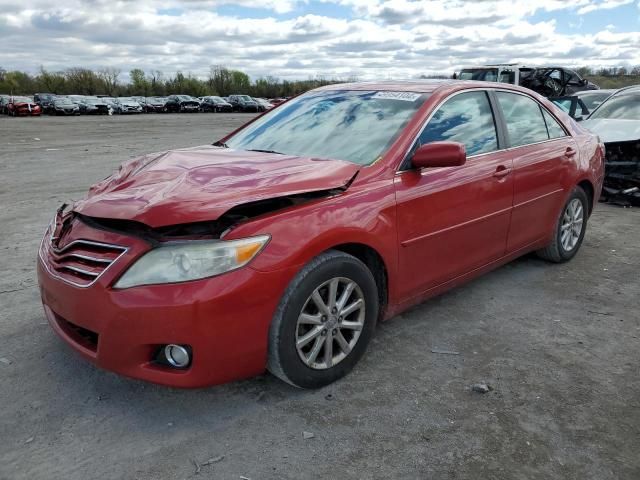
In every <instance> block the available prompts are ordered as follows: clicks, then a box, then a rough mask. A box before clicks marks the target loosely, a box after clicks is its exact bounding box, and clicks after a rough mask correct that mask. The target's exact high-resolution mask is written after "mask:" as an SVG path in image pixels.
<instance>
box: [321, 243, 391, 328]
mask: <svg viewBox="0 0 640 480" xmlns="http://www.w3.org/2000/svg"><path fill="white" fill-rule="evenodd" d="M328 250H338V251H341V252H344V253H347V254H349V255H352V256H354V257H356V258H357V259H358V260H360V261H361V262H362V263H364V264H365V265H366V267H367V268H368V269H369V271H370V272H371V273H372V275H373V278H374V280H375V281H376V286H377V287H378V301H379V302H380V304H379V305H380V308H379V314H378V321H380V320H381V319H382V318H383V317H384V313H385V311H386V307H387V305H388V303H389V288H388V283H389V271H388V268H387V265H386V264H385V261H384V258H383V257H382V255H380V253H379V252H378V251H377V250H376V249H375V248H373V247H371V246H370V245H367V244H364V243H357V242H355V243H342V244H339V245H334V246H333V247H331V248H329V249H327V250H326V251H328Z"/></svg>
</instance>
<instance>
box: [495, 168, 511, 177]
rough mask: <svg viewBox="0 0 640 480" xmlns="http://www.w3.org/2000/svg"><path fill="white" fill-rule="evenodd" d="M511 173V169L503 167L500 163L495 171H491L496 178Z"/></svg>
mask: <svg viewBox="0 0 640 480" xmlns="http://www.w3.org/2000/svg"><path fill="white" fill-rule="evenodd" d="M510 173H511V169H510V168H507V167H505V166H504V165H500V166H499V167H498V168H496V171H495V172H493V176H494V177H496V178H504V177H506V176H507V175H509V174H510Z"/></svg>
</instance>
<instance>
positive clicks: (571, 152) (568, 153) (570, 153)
mask: <svg viewBox="0 0 640 480" xmlns="http://www.w3.org/2000/svg"><path fill="white" fill-rule="evenodd" d="M576 153H578V151H577V150H574V149H573V148H571V147H567V149H566V150H565V151H564V154H565V156H567V157H573V156H574V155H575V154H576Z"/></svg>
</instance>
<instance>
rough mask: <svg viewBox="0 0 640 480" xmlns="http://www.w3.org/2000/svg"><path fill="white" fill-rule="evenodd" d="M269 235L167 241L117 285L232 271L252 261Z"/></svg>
mask: <svg viewBox="0 0 640 480" xmlns="http://www.w3.org/2000/svg"><path fill="white" fill-rule="evenodd" d="M269 238H270V237H269V235H261V236H258V237H250V238H243V239H241V240H230V241H224V240H202V241H201V240H193V241H186V242H179V243H178V242H172V243H167V244H166V245H162V246H160V247H157V248H154V249H153V250H150V251H149V252H147V253H145V254H144V255H143V256H142V257H140V258H139V259H138V260H137V261H136V262H135V263H134V264H133V265H132V266H131V267H129V269H128V270H127V271H126V272H125V273H124V275H122V277H120V279H119V280H118V281H117V282H116V284H115V285H114V287H115V288H129V287H135V286H138V285H155V284H162V283H178V282H188V281H190V280H198V279H201V278H207V277H213V276H215V275H220V274H222V273H226V272H230V271H232V270H236V269H238V268H240V267H243V266H245V265H246V264H247V263H249V262H250V261H251V260H252V259H253V258H254V257H255V256H256V255H257V254H258V253H260V251H261V250H262V249H263V248H264V246H265V245H266V244H267V242H268V241H269Z"/></svg>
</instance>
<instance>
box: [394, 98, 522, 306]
mask: <svg viewBox="0 0 640 480" xmlns="http://www.w3.org/2000/svg"><path fill="white" fill-rule="evenodd" d="M498 138H499V137H498V133H497V128H496V123H495V120H494V115H493V110H492V107H491V104H490V102H489V97H488V95H487V92H486V91H484V90H474V91H467V92H464V93H459V94H456V95H454V96H453V97H450V98H449V99H448V100H446V101H445V102H444V103H443V104H442V105H441V106H440V107H439V108H438V109H437V110H436V112H435V113H434V114H433V115H432V117H431V119H430V120H429V121H428V123H427V125H426V127H425V128H424V130H423V131H422V133H421V134H420V136H419V138H418V140H417V141H416V143H415V145H414V146H413V149H415V148H417V147H418V146H420V145H422V144H425V143H429V142H434V141H439V140H449V141H457V142H460V143H463V144H464V145H465V146H466V149H467V156H468V157H467V162H466V164H465V165H462V166H459V167H446V168H427V169H422V170H418V169H414V168H411V167H407V169H406V170H404V171H401V172H399V173H398V174H397V175H396V179H395V188H396V202H397V213H398V217H397V220H398V236H399V238H398V239H399V243H400V248H399V261H400V273H401V278H402V281H403V285H402V287H403V288H402V290H403V294H404V295H403V297H404V298H410V297H413V296H416V295H419V294H421V293H422V292H425V291H426V290H429V289H430V288H433V287H435V286H437V285H439V284H442V283H445V282H446V281H448V280H451V279H453V278H455V277H457V276H460V275H462V274H464V273H467V272H469V271H471V270H473V269H475V268H478V267H481V266H483V265H485V264H487V263H490V262H491V261H493V260H496V259H498V258H499V257H501V256H502V255H504V253H505V249H506V241H507V234H508V229H509V220H510V215H511V205H512V200H513V184H512V178H511V175H510V174H509V173H510V172H511V168H512V165H511V163H512V162H511V157H510V154H509V152H505V151H499V149H500V144H501V143H500V141H499V140H498Z"/></svg>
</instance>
